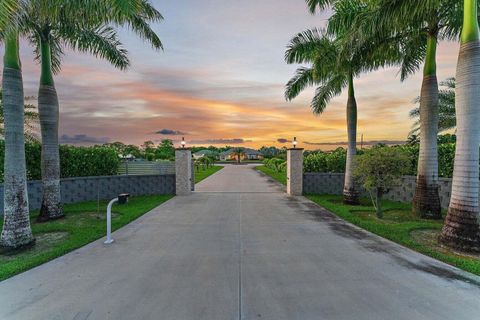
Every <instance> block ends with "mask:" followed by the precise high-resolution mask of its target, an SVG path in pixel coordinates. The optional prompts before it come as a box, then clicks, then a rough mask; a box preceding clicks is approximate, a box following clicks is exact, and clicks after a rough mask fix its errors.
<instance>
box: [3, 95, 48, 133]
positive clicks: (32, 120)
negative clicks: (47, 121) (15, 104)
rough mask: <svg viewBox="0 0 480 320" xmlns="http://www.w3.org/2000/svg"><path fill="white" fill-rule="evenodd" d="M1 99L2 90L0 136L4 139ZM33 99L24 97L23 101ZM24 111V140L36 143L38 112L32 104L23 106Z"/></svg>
mask: <svg viewBox="0 0 480 320" xmlns="http://www.w3.org/2000/svg"><path fill="white" fill-rule="evenodd" d="M2 98H3V93H2V90H0V136H3V137H5V127H4V123H5V117H4V108H3V103H2ZM30 99H33V97H24V100H25V101H27V100H30ZM24 109H25V115H24V118H25V122H24V127H25V130H24V132H25V140H26V141H30V142H37V141H38V140H39V139H38V134H37V131H38V112H37V111H36V109H37V108H36V107H35V106H34V105H33V104H25V106H24Z"/></svg>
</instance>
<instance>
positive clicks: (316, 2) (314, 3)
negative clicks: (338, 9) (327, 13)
mask: <svg viewBox="0 0 480 320" xmlns="http://www.w3.org/2000/svg"><path fill="white" fill-rule="evenodd" d="M305 2H306V3H307V7H308V10H309V11H310V13H312V14H314V13H316V12H317V9H318V10H319V11H323V10H325V9H327V8H328V7H329V6H331V5H332V4H333V3H334V2H335V0H305Z"/></svg>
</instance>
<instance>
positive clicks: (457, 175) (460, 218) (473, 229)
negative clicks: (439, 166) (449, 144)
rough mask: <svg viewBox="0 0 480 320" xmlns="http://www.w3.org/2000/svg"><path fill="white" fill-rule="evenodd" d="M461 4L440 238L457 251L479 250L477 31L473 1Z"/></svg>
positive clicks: (479, 61)
mask: <svg viewBox="0 0 480 320" xmlns="http://www.w3.org/2000/svg"><path fill="white" fill-rule="evenodd" d="M463 3H464V16H463V28H462V35H461V46H460V53H459V58H458V65H457V76H456V79H457V83H456V95H455V107H456V114H457V145H456V150H455V163H454V169H453V181H452V195H451V198H450V205H449V207H448V214H447V218H446V219H445V224H444V226H443V229H442V233H441V235H440V241H441V242H442V243H443V244H445V245H447V246H449V247H452V248H454V249H457V250H463V251H474V252H480V227H479V222H478V218H479V216H478V215H479V203H478V190H479V166H478V161H479V148H478V146H479V145H480V131H479V128H478V123H480V104H479V103H478V101H480V32H479V25H478V3H477V0H464V2H463Z"/></svg>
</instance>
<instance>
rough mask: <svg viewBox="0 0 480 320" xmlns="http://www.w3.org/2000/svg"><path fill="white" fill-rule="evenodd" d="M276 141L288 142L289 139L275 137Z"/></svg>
mask: <svg viewBox="0 0 480 320" xmlns="http://www.w3.org/2000/svg"><path fill="white" fill-rule="evenodd" d="M277 142H278V143H287V142H290V140H288V139H285V138H278V139H277Z"/></svg>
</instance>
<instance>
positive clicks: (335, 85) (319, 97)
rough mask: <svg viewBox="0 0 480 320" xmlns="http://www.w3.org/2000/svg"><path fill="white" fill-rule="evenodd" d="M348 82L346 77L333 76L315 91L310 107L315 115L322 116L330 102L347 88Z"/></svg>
mask: <svg viewBox="0 0 480 320" xmlns="http://www.w3.org/2000/svg"><path fill="white" fill-rule="evenodd" d="M347 83H348V80H347V77H346V76H344V75H336V76H333V77H332V78H331V79H329V80H328V81H325V82H323V83H322V84H321V85H320V86H319V87H318V88H317V89H316V91H315V96H314V97H313V99H312V102H311V104H310V106H311V107H312V110H313V112H314V113H315V114H321V113H322V112H323V111H324V110H325V108H326V107H327V104H328V103H329V102H330V100H331V99H332V98H334V97H336V96H338V95H339V94H340V93H342V90H343V89H344V88H345V87H346V86H347Z"/></svg>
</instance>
